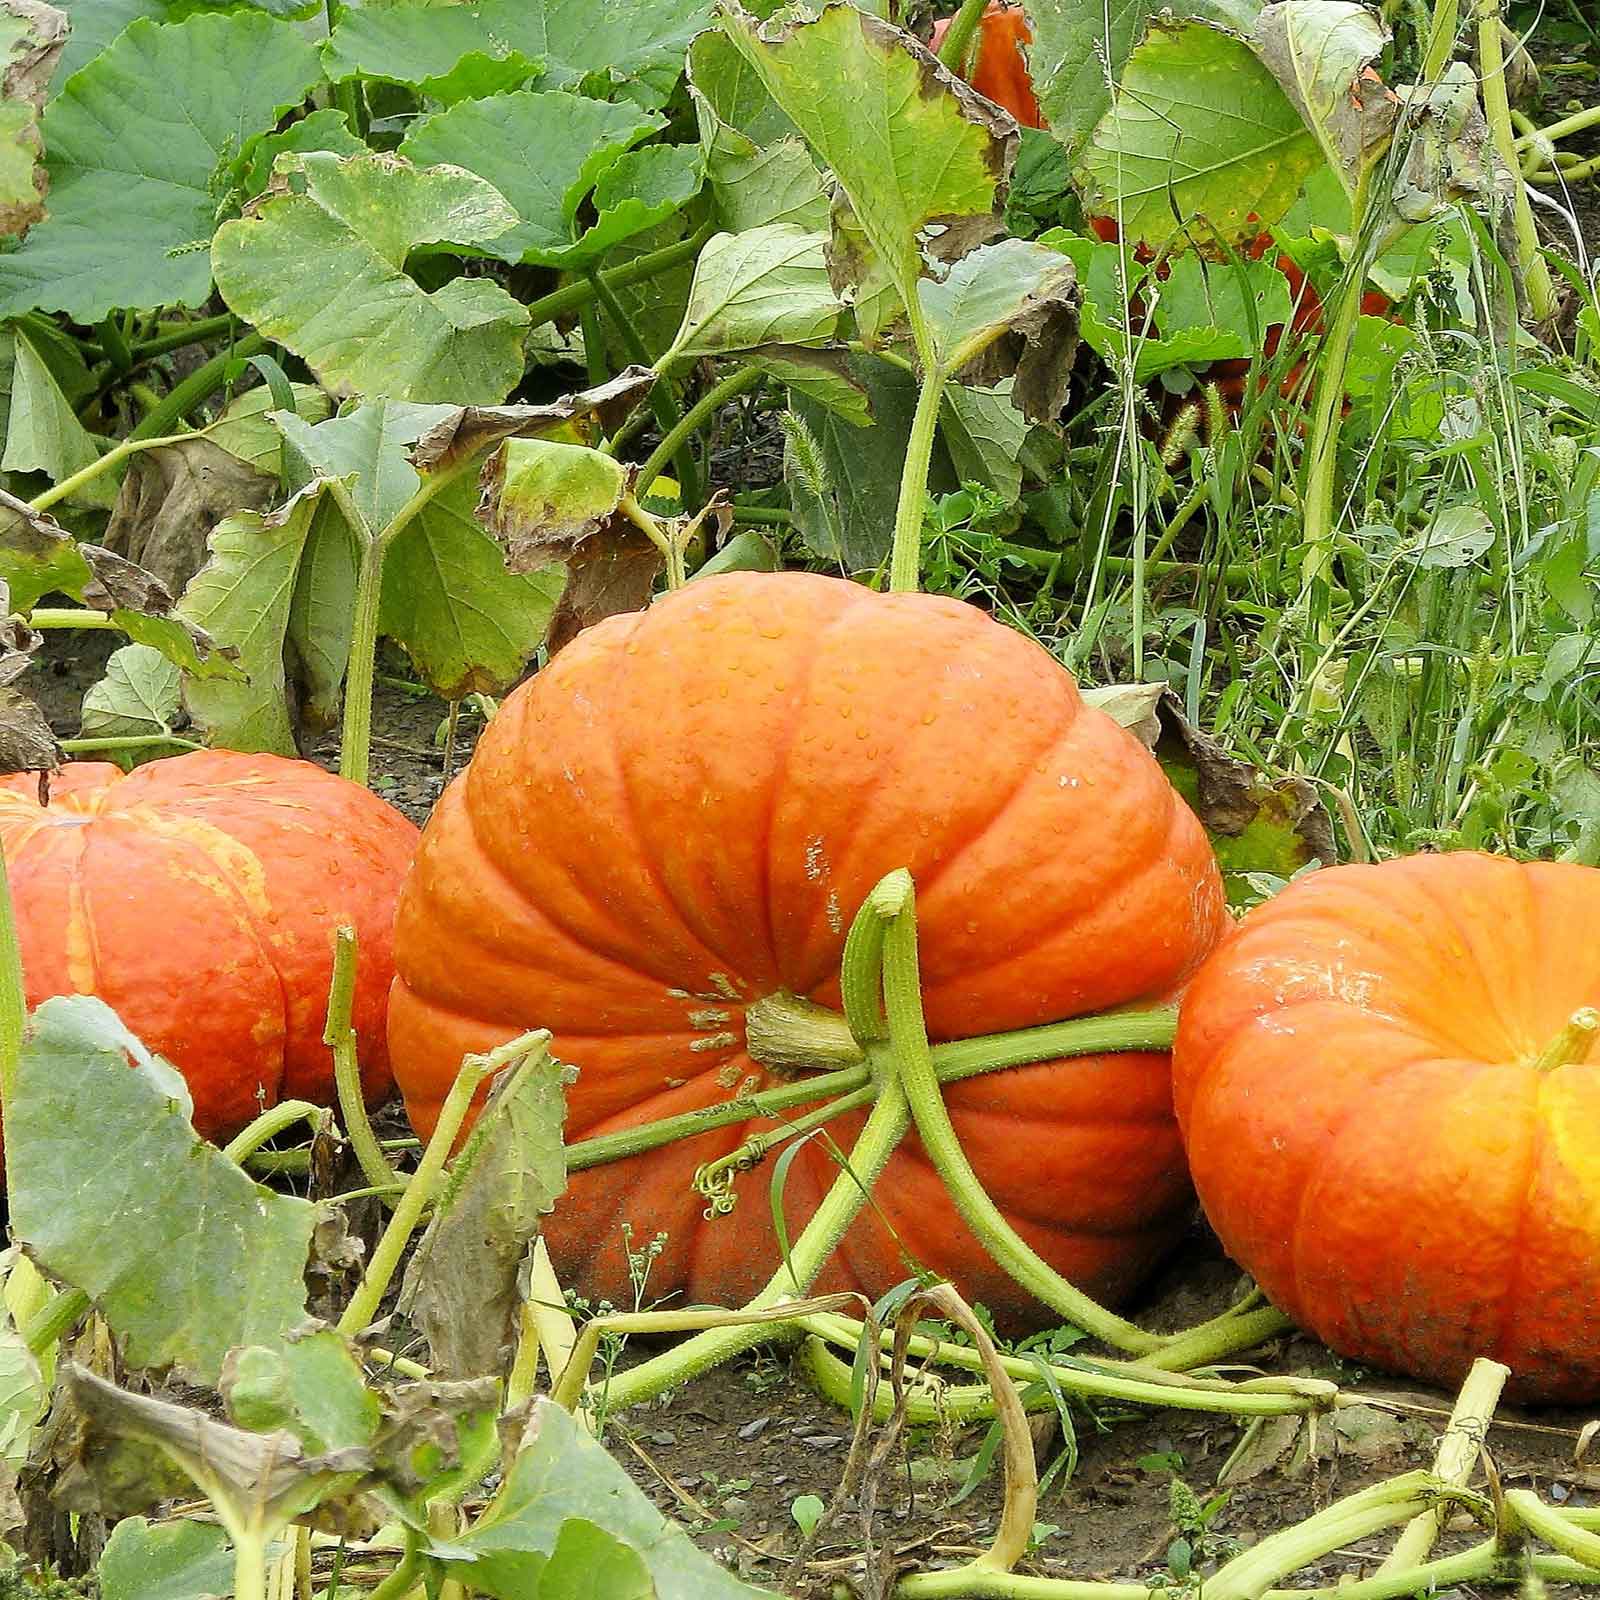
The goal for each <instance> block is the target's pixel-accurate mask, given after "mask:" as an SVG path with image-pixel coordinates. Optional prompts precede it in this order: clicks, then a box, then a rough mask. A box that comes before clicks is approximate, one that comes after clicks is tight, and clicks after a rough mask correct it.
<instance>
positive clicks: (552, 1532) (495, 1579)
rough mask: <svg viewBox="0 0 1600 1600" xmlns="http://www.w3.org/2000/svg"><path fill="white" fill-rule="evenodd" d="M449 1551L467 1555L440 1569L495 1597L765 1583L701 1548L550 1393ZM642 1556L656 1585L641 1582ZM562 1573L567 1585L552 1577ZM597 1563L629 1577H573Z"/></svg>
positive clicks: (700, 1595)
mask: <svg viewBox="0 0 1600 1600" xmlns="http://www.w3.org/2000/svg"><path fill="white" fill-rule="evenodd" d="M574 1524H577V1525H578V1528H577V1531H574ZM574 1540H577V1542H578V1545H577V1548H576V1549H573V1548H572V1547H571V1546H572V1541H574ZM613 1541H614V1542H615V1543H617V1544H621V1545H623V1546H625V1547H626V1548H627V1549H628V1550H629V1551H631V1552H632V1554H633V1556H634V1557H635V1558H636V1560H635V1561H633V1562H623V1563H620V1564H619V1562H618V1561H617V1559H616V1557H615V1556H614V1554H613V1553H610V1552H609V1550H608V1544H609V1543H610V1542H613ZM441 1554H448V1555H449V1556H451V1557H454V1558H460V1557H462V1556H466V1557H468V1558H469V1559H468V1560H465V1561H461V1560H458V1559H452V1560H448V1561H445V1562H441V1563H440V1564H439V1566H438V1569H437V1570H438V1571H439V1572H440V1574H441V1575H442V1576H444V1577H452V1576H454V1577H461V1578H464V1579H465V1580H466V1581H467V1583H468V1584H469V1585H470V1586H471V1587H473V1588H475V1589H479V1590H481V1591H482V1592H483V1593H484V1594H487V1595H493V1596H495V1597H496V1600H529V1597H531V1596H539V1597H540V1600H546V1597H548V1600H575V1597H576V1596H578V1595H590V1594H594V1595H598V1594H601V1593H604V1594H605V1595H606V1596H607V1600H610V1597H611V1596H612V1595H613V1594H618V1597H619V1600H621V1597H624V1596H625V1597H627V1600H633V1597H634V1596H635V1595H638V1596H640V1597H641V1600H643V1597H649V1600H756V1597H757V1596H759V1595H760V1594H761V1593H762V1591H761V1590H759V1589H753V1588H751V1586H750V1585H749V1584H747V1583H745V1582H744V1581H743V1579H741V1578H736V1577H735V1576H734V1575H733V1574H732V1573H731V1572H729V1571H728V1570H727V1569H726V1568H724V1567H720V1566H718V1565H717V1563H716V1562H715V1561H713V1560H712V1559H711V1557H710V1556H708V1555H706V1554H705V1553H704V1552H703V1551H701V1550H700V1549H698V1548H697V1547H696V1546H695V1544H694V1542H693V1540H691V1539H690V1538H689V1536H688V1534H686V1533H685V1532H684V1531H683V1529H682V1528H680V1527H678V1526H677V1524H676V1523H673V1522H670V1521H668V1520H667V1518H666V1517H664V1516H662V1514H661V1513H660V1512H659V1511H657V1510H656V1508H655V1507H654V1506H653V1505H651V1504H650V1502H649V1501H648V1500H647V1499H646V1498H645V1496H644V1493H643V1491H642V1490H640V1489H639V1488H637V1487H636V1486H635V1485H634V1483H633V1482H632V1480H631V1479H630V1478H629V1477H628V1475H627V1474H626V1473H625V1472H624V1471H623V1470H622V1468H621V1467H620V1466H618V1465H617V1463H616V1462H615V1461H613V1460H612V1459H611V1457H610V1455H609V1454H607V1452H606V1449H605V1447H604V1446H603V1445H602V1444H600V1443H599V1441H598V1440H596V1439H592V1438H590V1437H589V1435H588V1434H586V1433H584V1432H583V1430H582V1429H581V1428H579V1426H578V1424H577V1422H576V1421H575V1420H574V1419H573V1417H572V1416H571V1415H570V1414H569V1413H568V1412H566V1411H564V1410H563V1409H562V1408H561V1407H560V1406H558V1405H557V1404H556V1403H555V1402H554V1401H553V1400H549V1399H545V1398H542V1397H541V1398H539V1399H537V1400H535V1401H534V1402H533V1410H532V1411H531V1413H530V1414H529V1418H528V1423H527V1428H526V1431H525V1433H524V1435H523V1440H522V1449H521V1451H520V1452H519V1453H518V1455H517V1458H516V1464H515V1465H514V1466H513V1467H512V1469H511V1472H510V1474H509V1475H508V1476H507V1478H506V1480H505V1483H504V1484H503V1485H502V1486H501V1489H500V1491H499V1493H498V1494H497V1495H496V1496H495V1497H494V1499H493V1500H492V1501H491V1502H490V1504H489V1507H488V1509H487V1510H486V1511H485V1512H484V1513H483V1515H482V1516H481V1517H479V1518H478V1520H477V1522H476V1523H475V1524H474V1525H473V1527H472V1530H471V1532H470V1533H468V1534H466V1535H464V1536H463V1537H462V1538H460V1539H459V1540H456V1541H455V1542H453V1543H452V1544H451V1545H450V1546H449V1547H448V1551H441ZM591 1563H592V1565H591ZM640 1564H642V1565H643V1566H644V1567H645V1568H646V1569H647V1570H648V1573H649V1576H650V1579H651V1580H652V1584H653V1586H652V1587H650V1588H644V1589H641V1588H639V1586H638V1578H637V1573H638V1566H639V1565H640ZM558 1573H559V1574H560V1575H561V1576H562V1578H563V1583H562V1584H561V1586H557V1585H556V1584H554V1583H553V1582H552V1579H553V1578H554V1577H555V1576H556V1575H557V1574H558ZM593 1573H605V1574H608V1575H609V1577H610V1579H611V1580H612V1581H613V1582H621V1583H622V1588H621V1590H620V1592H619V1591H617V1590H615V1589H613V1588H610V1587H607V1588H605V1589H600V1588H594V1587H585V1586H583V1585H582V1584H579V1585H577V1586H573V1585H572V1579H573V1578H577V1577H580V1576H585V1575H588V1574H593Z"/></svg>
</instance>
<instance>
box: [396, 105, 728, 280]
mask: <svg viewBox="0 0 1600 1600" xmlns="http://www.w3.org/2000/svg"><path fill="white" fill-rule="evenodd" d="M664 123H665V119H664V118H662V117H660V116H657V115H656V114H654V113H653V112H647V111H641V110H640V109H639V108H638V107H637V106H631V105H612V104H610V103H609V102H607V101H604V100H590V99H586V98H585V97H583V96H582V95H573V94H563V93H561V92H560V91H558V90H552V91H546V92H544V93H540V94H529V93H526V92H520V93H517V94H502V95H496V96H495V97H494V98H493V99H492V100H471V101H467V102H465V103H464V104H462V105H458V106H453V107H451V108H450V109H449V110H448V111H441V112H439V113H438V114H437V115H436V116H432V117H426V118H424V119H422V120H421V121H420V122H418V123H417V124H416V125H415V126H414V127H413V128H412V129H411V131H410V132H409V133H407V135H406V137H405V140H404V141H403V143H402V144H401V146H400V154H401V155H402V156H404V157H405V158H406V159H407V160H409V161H414V162H416V163H417V165H418V166H433V165H436V164H438V163H442V162H448V163H450V164H451V165H453V166H458V167H465V168H467V169H468V170H469V171H471V172H474V173H476V174H477V175H478V176H479V177H481V178H485V179H487V180H488V181H489V182H490V183H492V184H493V185H494V186H495V187H496V188H497V189H498V190H499V191H500V193H501V194H503V195H504V196H505V197H506V199H507V200H508V201H509V202H510V204H511V205H512V206H513V207H514V208H515V209H516V212H517V215H518V217H519V218H520V220H519V221H518V223H517V225H516V226H515V227H513V228H511V229H510V230H508V231H507V232H504V233H501V234H498V235H496V236H495V237H494V238H492V239H485V240H482V241H479V242H477V243H476V244H475V245H474V248H473V249H471V250H470V251H469V252H468V253H469V254H474V255H485V256H492V257H494V258H495V259H496V260H499V261H513V262H515V261H522V262H528V263H530V264H533V265H538V266H546V267H564V268H567V269H569V270H574V271H581V270H582V269H583V268H584V267H586V266H591V265H593V264H594V263H595V262H597V261H599V260H600V258H601V257H602V256H604V255H605V254H606V253H607V252H608V251H609V250H610V249H611V248H612V247H613V246H615V245H617V244H620V243H621V242H622V241H623V240H624V239H628V238H631V237H632V236H633V235H634V234H636V233H641V232H643V231H644V230H645V229H646V228H650V227H654V226H655V224H656V223H658V222H661V221H663V220H664V219H665V218H667V217H669V216H671V215H672V214H673V212H675V211H677V210H679V209H680V208H681V207H682V206H684V205H685V204H687V203H688V201H689V200H690V199H691V198H692V197H693V195H694V193H695V191H696V190H697V189H698V188H699V187H700V174H699V165H700V164H699V159H698V153H697V152H696V151H693V150H690V149H686V148H684V147H681V146H671V145H652V146H650V147H649V148H647V149H644V150H635V149H633V146H634V145H636V144H638V143H639V141H640V140H641V139H645V138H647V137H649V135H650V134H652V133H654V132H656V131H658V130H659V129H660V128H661V127H662V126H664ZM586 202H587V204H586ZM580 208H582V212H583V214H582V217H581V218H580ZM456 242H457V243H471V241H465V240H458V241H456Z"/></svg>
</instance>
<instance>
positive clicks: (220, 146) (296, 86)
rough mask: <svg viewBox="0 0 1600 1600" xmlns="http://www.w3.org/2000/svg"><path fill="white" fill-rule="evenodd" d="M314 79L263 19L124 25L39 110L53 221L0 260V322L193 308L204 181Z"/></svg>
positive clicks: (208, 194)
mask: <svg viewBox="0 0 1600 1600" xmlns="http://www.w3.org/2000/svg"><path fill="white" fill-rule="evenodd" d="M320 76H321V74H320V70H319V66H318V59H317V51H316V48H315V46H313V45H312V44H310V43H309V42H307V41H306V40H305V39H303V38H302V37H301V35H300V33H299V31H298V30H297V29H296V28H294V27H292V26H291V25H290V24H288V23H283V22H274V21H272V20H271V19H270V18H267V17H264V16H261V15H260V14H259V13H255V12H236V13H230V14H226V15H224V14H216V13H208V14H204V15H200V16H194V17H190V18H189V19H188V20H187V21H184V22H175V23H168V24H165V25H160V24H157V23H155V22H152V21H150V20H148V19H147V18H141V19H140V20H138V21H135V22H132V23H130V24H129V26H128V28H127V29H126V31H125V32H124V33H122V34H121V36H120V37H119V38H118V39H117V40H116V42H115V43H114V44H113V45H111V47H110V48H109V49H107V50H106V51H105V52H104V53H103V54H101V55H100V56H98V57H96V58H95V60H93V61H91V62H90V63H89V64H88V65H87V66H86V67H84V68H83V70H82V71H81V72H78V73H77V74H75V75H74V76H73V77H72V78H71V79H70V80H69V81H68V82H67V84H66V86H65V88H63V90H62V91H61V93H60V94H59V95H58V96H57V97H56V98H55V99H54V100H53V101H51V103H50V105H49V108H48V109H47V110H46V112H45V115H44V137H45V148H46V151H47V152H48V167H49V171H50V202H49V209H50V216H49V218H48V220H47V221H45V222H42V223H40V224H39V225H38V226H37V227H35V228H34V229H33V230H32V231H31V232H30V233H29V235H28V237H27V239H26V240H25V241H24V242H23V244H22V247H21V248H20V249H19V250H17V251H16V252H14V253H13V254H11V255H4V256H0V317H5V316H15V315H16V314H17V313H19V312H22V311H27V310H30V309H32V308H34V307H38V308H40V309H43V310H47V311H61V312H65V313H66V314H67V315H68V316H70V317H73V318H75V319H76V320H77V321H79V322H88V323H95V322H99V321H100V320H101V319H102V318H104V317H105V316H106V315H107V313H109V312H110V311H112V310H115V309H117V308H119V307H124V306H130V307H131V306H161V305H166V306H198V305H201V304H203V303H204V302H205V300H206V298H207V297H208V296H209V295H210V293H211V269H210V263H209V262H208V260H207V258H206V252H205V244H206V241H208V240H209V239H210V238H211V234H212V229H213V227H214V226H215V219H216V210H217V203H218V199H219V196H218V194H216V193H215V192H213V175H214V174H215V173H216V172H217V171H218V169H219V167H222V166H224V165H225V164H227V163H228V162H230V161H232V160H233V159H234V157H236V156H237V155H238V154H239V147H240V143H241V141H242V140H244V139H247V138H248V137H250V136H251V135H252V134H255V133H257V132H259V131H261V130H262V129H264V128H268V127H270V126H271V125H272V124H273V123H274V122H275V121H276V120H277V119H278V117H279V116H280V115H281V114H282V113H283V112H284V111H286V110H288V109H289V108H290V107H292V106H296V105H298V104H299V103H300V102H301V101H302V100H303V99H304V98H305V96H306V93H307V91H308V90H309V89H310V88H311V86H312V85H313V84H314V83H316V81H317V80H318V78H319V77H320ZM109 238H114V239H115V240H116V248H115V249H114V250H113V249H107V248H106V240H107V239H109Z"/></svg>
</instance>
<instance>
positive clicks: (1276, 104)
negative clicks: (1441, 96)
mask: <svg viewBox="0 0 1600 1600" xmlns="http://www.w3.org/2000/svg"><path fill="white" fill-rule="evenodd" d="M1321 162H1322V151H1321V148H1320V146H1319V145H1318V143H1317V139H1316V136H1315V135H1314V134H1313V133H1312V132H1311V131H1310V130H1309V129H1308V128H1307V127H1306V125H1305V123H1304V122H1303V121H1302V120H1301V118H1300V113H1299V112H1298V111H1297V110H1296V109H1295V107H1294V105H1293V104H1292V103H1291V102H1290V100H1289V99H1288V97H1287V96H1286V95H1285V94H1284V92H1283V90H1282V89H1281V88H1279V86H1278V83H1277V81H1276V79H1275V78H1274V77H1273V75H1272V73H1271V72H1270V71H1269V70H1268V69H1267V67H1266V66H1265V65H1263V64H1262V62H1260V61H1259V60H1257V58H1256V56H1255V54H1254V53H1253V52H1252V50H1251V49H1250V47H1249V45H1248V44H1246V43H1245V41H1244V40H1243V39H1240V38H1238V37H1237V36H1236V35H1234V34H1232V33H1228V32H1225V31H1223V30H1222V29H1220V28H1215V27H1211V26H1208V25H1207V24H1205V23H1200V22H1186V23H1175V22H1171V21H1157V22H1153V23H1152V24H1151V25H1150V28H1149V31H1148V32H1147V33H1146V34H1145V36H1144V38H1143V40H1142V41H1141V42H1140V44H1139V45H1138V47H1137V48H1136V49H1135V50H1134V51H1133V53H1132V54H1131V55H1130V56H1129V58H1128V64H1127V67H1126V69H1125V70H1124V72H1123V74H1122V79H1121V82H1120V83H1119V84H1118V86H1117V95H1116V100H1115V103H1114V104H1113V105H1112V107H1111V109H1110V110H1109V111H1107V112H1106V114H1105V116H1103V117H1102V118H1101V119H1100V121H1099V123H1098V124H1097V125H1096V127H1095V129H1094V132H1093V134H1092V136H1091V137H1090V140H1089V143H1088V145H1087V147H1086V148H1085V149H1084V150H1083V152H1082V154H1081V155H1080V157H1079V161H1078V177H1079V181H1080V182H1081V183H1082V185H1083V186H1084V189H1085V191H1086V193H1085V205H1086V207H1087V208H1088V209H1089V210H1090V211H1091V212H1097V213H1102V214H1105V215H1112V214H1114V213H1117V212H1118V210H1119V208H1120V213H1121V217H1122V233H1123V237H1124V238H1125V239H1127V240H1129V241H1133V240H1141V241H1143V242H1144V243H1146V244H1148V245H1150V246H1151V247H1152V248H1155V247H1159V246H1161V245H1165V244H1167V243H1169V242H1171V241H1173V240H1175V239H1179V238H1181V237H1183V236H1184V231H1185V229H1187V228H1189V227H1190V226H1191V224H1193V223H1194V222H1195V219H1197V218H1203V219H1204V221H1203V223H1202V224H1201V225H1200V226H1199V227H1198V228H1197V229H1196V230H1195V237H1196V239H1197V240H1198V242H1200V243H1205V244H1209V243H1211V242H1212V240H1213V239H1214V238H1216V239H1220V240H1223V241H1226V242H1229V243H1232V244H1243V243H1245V242H1247V241H1248V240H1250V239H1253V238H1254V237H1255V236H1256V235H1257V234H1258V233H1260V232H1262V230H1263V229H1265V228H1269V227H1271V226H1272V224H1273V223H1275V222H1277V221H1278V220H1279V218H1281V217H1282V216H1283V215H1284V213H1285V212H1286V211H1287V210H1288V209H1289V207H1290V206H1291V205H1292V204H1293V203H1294V200H1295V197H1296V196H1297V195H1298V194H1299V192H1300V186H1301V184H1302V183H1303V182H1304V180H1305V179H1306V177H1307V176H1308V175H1309V174H1310V173H1311V172H1313V171H1315V170H1316V168H1317V167H1318V166H1319V165H1320V164H1321Z"/></svg>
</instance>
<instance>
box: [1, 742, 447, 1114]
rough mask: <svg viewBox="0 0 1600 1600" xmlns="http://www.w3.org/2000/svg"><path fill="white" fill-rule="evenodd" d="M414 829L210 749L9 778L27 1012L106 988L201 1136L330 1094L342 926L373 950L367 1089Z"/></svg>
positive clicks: (362, 975)
mask: <svg viewBox="0 0 1600 1600" xmlns="http://www.w3.org/2000/svg"><path fill="white" fill-rule="evenodd" d="M416 834H417V830H416V828H415V827H414V826H413V825H412V824H411V823H410V822H409V821H407V820H406V818H404V817H403V816H401V815H400V813H399V812H397V811H395V810H394V809H393V808H392V807H390V806H389V805H387V804H385V802H384V801H382V800H380V799H379V798H378V797H377V796H376V795H374V794H372V793H370V792H369V791H368V790H366V789H363V788H361V787H360V786H359V785H357V784H354V783H349V782H347V781H346V780H345V779H343V778H339V777H335V776H334V775H333V774H332V773H330V772H324V771H323V770H322V769H321V768H320V767H316V766H313V765H312V764H311V763H310V762H306V761H287V760H284V759H283V758H281V757H279V756H270V755H239V754H236V753H234V752H232V751H226V750H206V751H197V752H193V753H190V754H187V755H181V756H174V757H172V758H171V759H169V760H164V761H156V762H152V763H150V764H149V765H146V766H141V767H138V768H136V769H135V770H134V771H133V772H131V773H128V774H127V775H124V774H123V773H122V771H121V770H120V769H119V768H117V767H115V766H112V765H110V764H109V763H106V762H82V763H76V764H73V765H70V766H68V767H66V768H64V769H63V770H62V771H61V772H60V773H59V774H57V775H56V776H55V777H54V778H52V779H51V780H50V785H49V803H48V804H46V805H41V804H40V802H39V780H38V779H37V778H36V777H15V778H7V779H5V780H3V781H0V849H4V851H5V859H6V867H7V872H8V875H9V877H10V881H11V895H12V901H13V905H14V908H15V914H16V920H17V936H18V941H19V943H20V945H21V949H22V969H23V978H24V986H25V988H26V991H27V1001H28V1004H29V1005H30V1006H35V1005H38V1004H39V1003H40V1002H41V1001H43V1000H45V999H47V998H49V997H50V996H51V995H58V994H93V995H98V996H99V997H100V998H101V999H102V1000H104V1001H105V1002H106V1003H107V1004H108V1005H110V1006H111V1007H113V1008H114V1009H115V1010H116V1011H117V1012H118V1014H119V1015H120V1016H121V1018H122V1020H123V1021H124V1022H125V1023H126V1024H127V1025H128V1027H129V1028H130V1029H131V1030H132V1031H133V1032H134V1033H135V1034H137V1035H138V1037H139V1038H140V1039H142V1040H143V1041H144V1043H145V1044H147V1045H148V1046H149V1047H150V1048H151V1049H152V1050H155V1051H157V1052H159V1053H160V1054H161V1055H163V1056H165V1057H166V1058H167V1059H168V1060H169V1061H170V1062H171V1063H172V1064H173V1065H174V1066H175V1067H177V1068H178V1070H179V1071H180V1072H181V1073H182V1074H183V1076H184V1079H185V1080H186V1081H187V1083H188V1085H189V1091H190V1094H191V1095H192V1097H193V1100H194V1125H195V1128H196V1130H197V1131H198V1132H200V1133H202V1134H204V1135H205V1136H207V1137H208V1138H218V1137H224V1136H226V1135H228V1134H230V1133H233V1132H236V1131H237V1130H238V1129H239V1128H241V1127H243V1126H244V1124H245V1123H247V1122H249V1121H250V1120H251V1118H253V1117H254V1116H255V1115H256V1113H257V1112H258V1111H259V1110H261V1109H262V1108H263V1107H265V1106H270V1105H273V1104H275V1103H276V1102H277V1101H278V1100H279V1099H280V1098H283V1099H289V1098H300V1099H307V1100H312V1101H316V1102H318V1103H320V1104H328V1103H331V1101H332V1098H333V1063H332V1059H331V1056H330V1054H329V1051H328V1048H327V1046H326V1045H325V1044H324V1043H323V1042H322V1033H323V1028H324V1026H325V1023H326V1018H327V1007H328V984H329V980H330V978H331V975H332V970H333V938H334V932H335V930H336V929H337V928H338V926H339V925H340V924H341V923H345V922H348V923H350V924H352V925H353V926H354V928H355V930H356V935H357V938H358V941H359V956H360V960H359V964H358V968H357V979H356V990H355V1000H354V1006H353V1014H352V1020H353V1023H354V1027H355V1031H356V1038H357V1049H358V1051H359V1054H360V1059H361V1062H362V1084H363V1087H364V1088H365V1090H366V1092H367V1094H368V1096H369V1098H371V1099H374V1100H375V1099H377V1098H380V1097H382V1096H383V1095H385V1094H386V1093H387V1092H388V1091H389V1090H390V1089H391V1088H392V1079H391V1077H390V1075H389V1068H388V1058H387V1048H386V1042H385V1036H384V1028H383V1018H384V1008H385V1005H386V1001H387V992H388V987H389V981H390V978H391V977H392V975H393V962H392V958H391V954H390V951H391V937H392V932H393V921H394V903H395V897H396V895H397V894H398V892H399V888H400V883H401V880H402V878H403V877H404V874H405V870H406V867H407V865H408V864H409V862H410V859H411V854H412V851H413V850H414V849H415V846H416Z"/></svg>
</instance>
